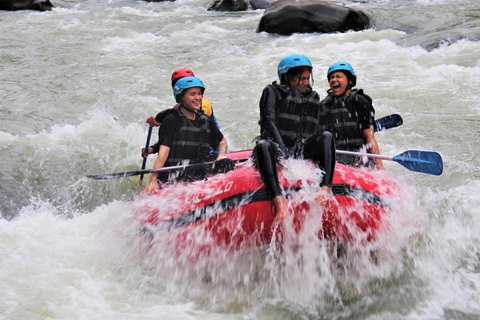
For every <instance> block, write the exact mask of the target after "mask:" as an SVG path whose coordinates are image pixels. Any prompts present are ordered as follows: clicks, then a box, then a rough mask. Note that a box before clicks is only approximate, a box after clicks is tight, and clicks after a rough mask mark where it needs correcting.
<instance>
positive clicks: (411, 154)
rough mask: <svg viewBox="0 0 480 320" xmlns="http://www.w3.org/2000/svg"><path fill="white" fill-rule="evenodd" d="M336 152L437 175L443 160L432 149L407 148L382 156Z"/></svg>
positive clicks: (440, 170) (439, 172)
mask: <svg viewBox="0 0 480 320" xmlns="http://www.w3.org/2000/svg"><path fill="white" fill-rule="evenodd" d="M336 152H337V153H338V154H346V155H353V156H359V157H364V156H366V157H368V158H374V159H382V160H388V161H395V162H397V163H399V164H401V165H402V166H404V167H405V168H407V169H408V170H411V171H415V172H422V173H427V174H433V175H436V176H439V175H441V174H442V172H443V161H442V157H441V156H440V154H438V153H437V152H433V151H419V150H408V151H405V152H403V153H401V154H399V155H396V156H394V157H389V156H383V155H380V154H372V153H363V152H354V151H343V150H336Z"/></svg>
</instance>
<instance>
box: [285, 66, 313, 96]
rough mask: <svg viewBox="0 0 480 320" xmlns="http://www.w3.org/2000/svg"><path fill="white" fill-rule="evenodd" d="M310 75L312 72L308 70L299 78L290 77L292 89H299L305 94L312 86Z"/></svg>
mask: <svg viewBox="0 0 480 320" xmlns="http://www.w3.org/2000/svg"><path fill="white" fill-rule="evenodd" d="M310 75H311V72H310V71H309V70H308V69H305V70H304V71H303V72H302V73H300V74H299V75H298V76H292V77H289V84H290V86H291V87H292V88H294V89H297V90H298V91H300V92H301V93H305V92H307V89H308V85H309V84H310Z"/></svg>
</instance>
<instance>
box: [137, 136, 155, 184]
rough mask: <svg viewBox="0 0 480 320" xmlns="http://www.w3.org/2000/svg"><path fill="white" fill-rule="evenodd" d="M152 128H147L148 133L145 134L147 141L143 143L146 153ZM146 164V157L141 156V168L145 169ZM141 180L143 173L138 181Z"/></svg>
mask: <svg viewBox="0 0 480 320" xmlns="http://www.w3.org/2000/svg"><path fill="white" fill-rule="evenodd" d="M152 129H153V127H150V128H148V134H147V142H146V143H145V152H147V154H148V147H149V144H150V137H151V136H152ZM146 164H147V157H145V158H143V162H142V170H143V169H145V165H146ZM142 180H143V173H142V174H140V181H142Z"/></svg>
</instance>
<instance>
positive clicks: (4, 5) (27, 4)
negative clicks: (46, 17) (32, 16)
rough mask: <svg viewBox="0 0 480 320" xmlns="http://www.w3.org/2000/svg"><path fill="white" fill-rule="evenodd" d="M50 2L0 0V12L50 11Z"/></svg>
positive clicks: (51, 6)
mask: <svg viewBox="0 0 480 320" xmlns="http://www.w3.org/2000/svg"><path fill="white" fill-rule="evenodd" d="M52 8H53V5H52V4H51V2H50V0H0V10H9V11H11V10H38V11H50V10H52Z"/></svg>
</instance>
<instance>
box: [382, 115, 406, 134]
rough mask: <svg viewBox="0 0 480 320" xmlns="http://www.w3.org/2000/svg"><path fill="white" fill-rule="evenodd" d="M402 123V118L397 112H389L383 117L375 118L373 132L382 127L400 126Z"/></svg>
mask: <svg viewBox="0 0 480 320" xmlns="http://www.w3.org/2000/svg"><path fill="white" fill-rule="evenodd" d="M402 124H403V119H402V117H401V116H400V115H399V114H396V113H394V114H391V115H389V116H385V117H383V118H380V119H377V120H375V132H378V131H382V130H383V129H385V130H386V129H390V128H396V127H400V126H401V125H402Z"/></svg>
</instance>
